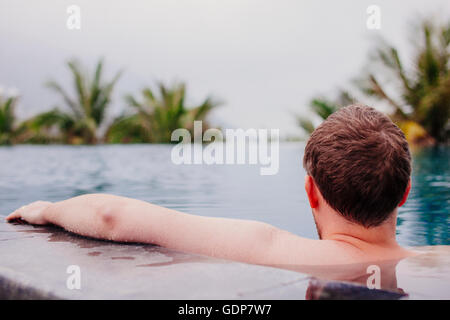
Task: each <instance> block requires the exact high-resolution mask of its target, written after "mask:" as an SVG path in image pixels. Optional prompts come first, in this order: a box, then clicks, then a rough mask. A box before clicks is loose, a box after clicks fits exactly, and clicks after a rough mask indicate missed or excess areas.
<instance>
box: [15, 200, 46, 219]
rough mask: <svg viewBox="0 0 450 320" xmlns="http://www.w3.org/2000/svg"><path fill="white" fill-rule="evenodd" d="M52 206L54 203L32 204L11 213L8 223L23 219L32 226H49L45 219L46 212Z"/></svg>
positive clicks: (37, 202)
mask: <svg viewBox="0 0 450 320" xmlns="http://www.w3.org/2000/svg"><path fill="white" fill-rule="evenodd" d="M51 204H52V203H51V202H48V201H36V202H33V203H30V204H29V205H26V206H23V207H21V208H19V209H17V210H16V211H14V212H13V213H11V214H10V215H9V216H7V217H6V221H12V220H15V219H22V220H24V221H26V222H28V223H31V224H47V223H48V221H47V220H46V219H45V217H44V211H45V209H47V208H48V207H49V206H50V205H51Z"/></svg>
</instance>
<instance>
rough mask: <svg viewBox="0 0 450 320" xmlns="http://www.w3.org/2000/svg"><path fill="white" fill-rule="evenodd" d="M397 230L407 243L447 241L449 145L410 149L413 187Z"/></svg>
mask: <svg viewBox="0 0 450 320" xmlns="http://www.w3.org/2000/svg"><path fill="white" fill-rule="evenodd" d="M398 230H399V241H400V242H401V243H404V244H407V245H411V246H416V245H437V244H445V245H448V244H450V237H449V236H450V232H449V231H450V147H436V148H424V149H420V150H416V151H414V152H413V177H412V189H411V194H410V196H409V199H408V201H407V202H406V204H405V206H404V207H402V208H400V211H399V228H398Z"/></svg>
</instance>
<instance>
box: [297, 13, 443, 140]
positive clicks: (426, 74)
mask: <svg viewBox="0 0 450 320" xmlns="http://www.w3.org/2000/svg"><path fill="white" fill-rule="evenodd" d="M419 31H420V32H419V34H420V35H421V37H420V42H421V43H419V45H417V46H416V49H417V52H416V53H415V55H414V56H415V58H414V60H413V61H412V63H410V64H408V65H406V64H404V63H403V62H402V61H401V59H400V55H399V53H398V50H397V49H396V48H395V47H394V46H391V45H388V44H386V42H380V43H379V44H378V47H377V48H376V50H375V55H374V56H373V57H372V58H373V61H372V62H373V63H374V65H377V66H378V65H380V66H381V68H375V71H374V72H369V73H368V74H367V75H365V76H363V77H362V78H360V79H359V80H357V81H356V84H357V87H358V90H359V91H360V92H361V93H362V94H363V95H364V96H367V97H372V98H376V99H378V100H380V101H384V102H386V103H387V104H388V105H389V106H390V108H391V112H390V116H391V118H392V119H393V121H394V122H396V123H397V125H398V126H399V127H400V128H401V129H402V130H403V131H404V132H405V134H406V136H407V138H408V140H409V141H410V142H413V143H422V144H427V143H446V142H448V140H449V137H450V121H449V118H450V72H449V63H448V60H449V56H450V22H448V23H447V25H443V26H439V27H438V26H435V25H434V24H432V23H431V22H429V21H425V22H423V23H422V25H421V27H420V29H419ZM416 38H417V37H416ZM386 76H387V77H386ZM382 78H383V79H385V81H381V80H380V79H382ZM386 79H393V80H394V82H393V83H394V87H393V88H394V90H393V91H395V92H398V94H397V95H393V94H390V93H389V91H388V86H392V82H391V81H389V80H386ZM383 82H384V84H383ZM388 83H389V84H388ZM390 89H392V87H391V88H390ZM314 101H315V100H313V104H317V103H315V102H314ZM322 101H323V100H322ZM327 104H328V106H331V107H335V106H342V105H341V104H340V103H339V101H337V102H333V103H330V102H327ZM319 109H320V108H319ZM316 113H317V114H319V115H321V116H322V114H321V113H319V112H317V110H316ZM300 125H301V126H302V127H305V129H307V130H308V131H309V130H310V129H311V128H310V127H308V126H309V123H307V122H306V123H305V122H303V123H302V122H300Z"/></svg>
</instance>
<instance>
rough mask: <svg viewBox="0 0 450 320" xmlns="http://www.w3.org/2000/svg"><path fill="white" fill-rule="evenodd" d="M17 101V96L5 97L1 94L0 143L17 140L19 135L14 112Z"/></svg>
mask: <svg viewBox="0 0 450 320" xmlns="http://www.w3.org/2000/svg"><path fill="white" fill-rule="evenodd" d="M16 103H17V97H6V98H4V97H2V96H0V145H1V144H12V143H14V142H15V138H16V136H17V128H16V127H15V121H16V117H15V114H14V111H15V110H14V109H15V106H16Z"/></svg>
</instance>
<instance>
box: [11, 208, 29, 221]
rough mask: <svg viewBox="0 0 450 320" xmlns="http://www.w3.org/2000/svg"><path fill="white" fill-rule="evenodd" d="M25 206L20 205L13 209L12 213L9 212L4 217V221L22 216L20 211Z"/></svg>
mask: <svg viewBox="0 0 450 320" xmlns="http://www.w3.org/2000/svg"><path fill="white" fill-rule="evenodd" d="M26 207H27V206H22V207H20V208H19V209H17V210H16V211H14V212H13V213H11V214H9V215H8V216H7V217H6V221H12V220H15V219H20V218H21V217H22V212H23V210H25V208H26Z"/></svg>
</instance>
